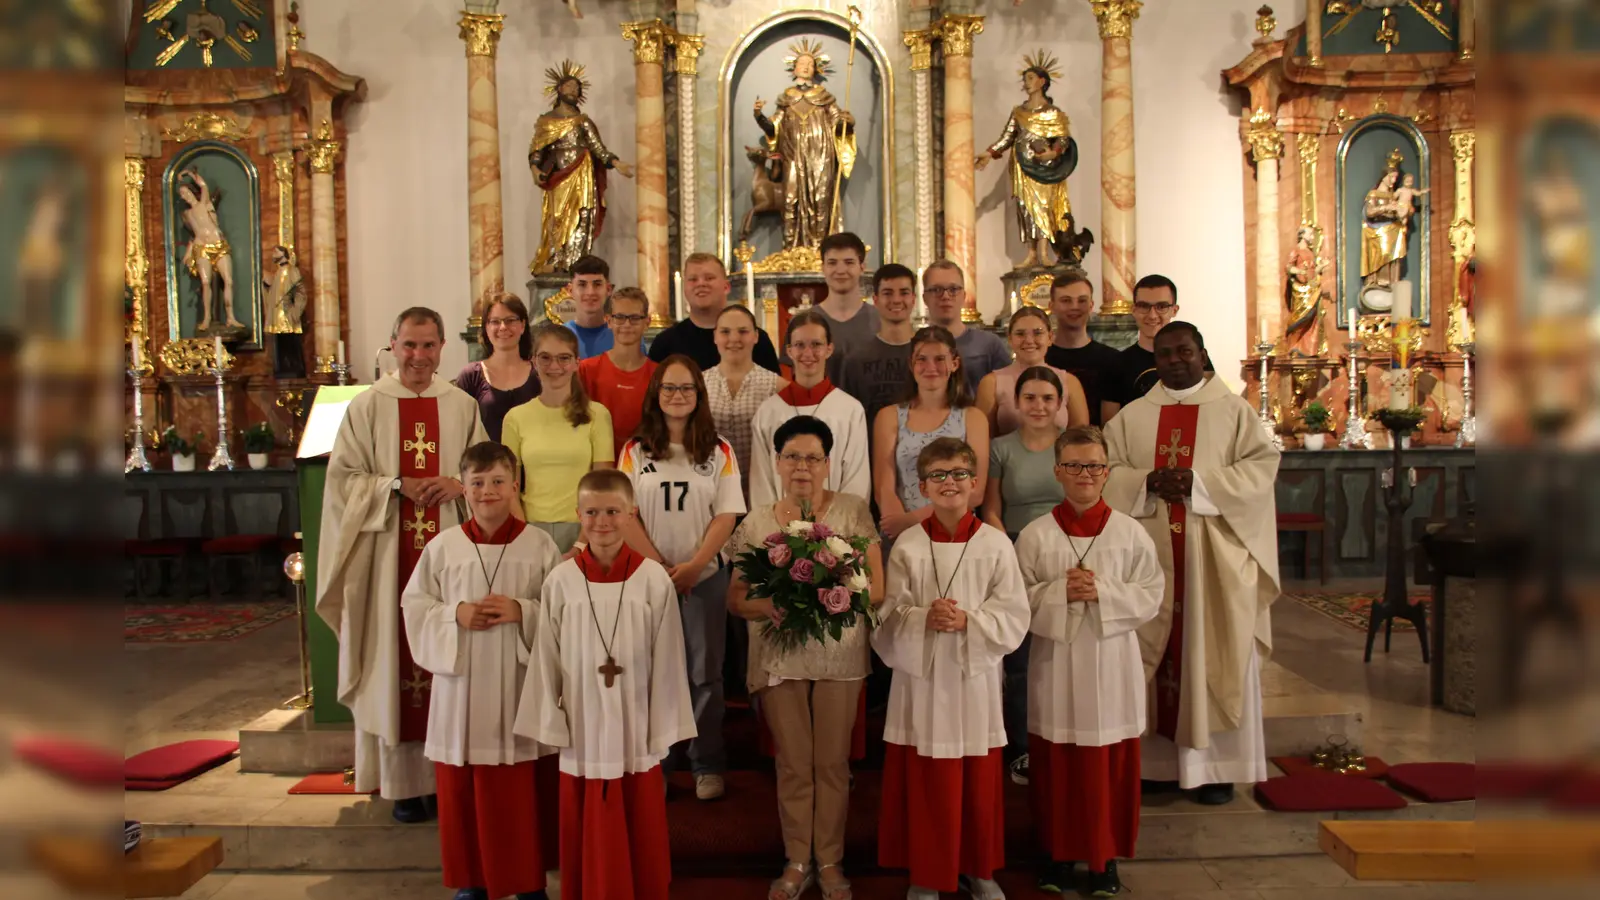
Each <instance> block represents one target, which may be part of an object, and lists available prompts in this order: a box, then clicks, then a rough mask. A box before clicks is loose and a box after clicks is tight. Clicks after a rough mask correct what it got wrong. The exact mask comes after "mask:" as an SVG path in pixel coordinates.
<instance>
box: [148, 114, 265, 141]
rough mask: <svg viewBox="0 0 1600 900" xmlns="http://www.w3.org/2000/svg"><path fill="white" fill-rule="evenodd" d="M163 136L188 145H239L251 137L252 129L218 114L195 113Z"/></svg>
mask: <svg viewBox="0 0 1600 900" xmlns="http://www.w3.org/2000/svg"><path fill="white" fill-rule="evenodd" d="M162 136H163V137H165V138H167V139H168V140H171V141H177V142H179V143H188V142H189V141H200V140H212V141H228V142H230V143H238V142H239V141H242V140H244V139H245V138H247V137H249V136H250V129H248V128H246V127H245V126H243V125H240V124H239V122H238V120H236V119H232V118H229V117H228V116H223V115H218V114H217V113H211V112H203V113H195V114H194V115H192V116H190V117H189V118H187V119H185V120H184V122H183V124H182V125H181V126H179V127H177V128H168V129H165V130H164V131H163V132H162Z"/></svg>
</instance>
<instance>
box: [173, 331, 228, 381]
mask: <svg viewBox="0 0 1600 900" xmlns="http://www.w3.org/2000/svg"><path fill="white" fill-rule="evenodd" d="M219 363H220V366H221V368H223V369H226V368H228V367H229V366H231V365H232V364H233V354H231V353H229V352H228V350H227V348H226V347H224V348H223V350H222V358H221V359H220V360H219V359H218V358H217V352H216V344H215V342H213V341H212V340H211V339H210V338H179V339H178V340H175V341H167V343H166V345H165V346H163V347H162V348H161V364H162V365H163V366H166V367H167V371H168V372H171V373H172V374H174V375H204V374H206V373H207V372H209V371H211V370H212V369H215V368H218V366H219Z"/></svg>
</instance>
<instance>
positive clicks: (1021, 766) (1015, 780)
mask: <svg viewBox="0 0 1600 900" xmlns="http://www.w3.org/2000/svg"><path fill="white" fill-rule="evenodd" d="M1010 769H1011V783H1012V784H1020V785H1024V786H1026V785H1027V783H1028V754H1026V753H1024V754H1022V755H1021V756H1019V757H1017V758H1016V759H1014V760H1012V761H1011V766H1010Z"/></svg>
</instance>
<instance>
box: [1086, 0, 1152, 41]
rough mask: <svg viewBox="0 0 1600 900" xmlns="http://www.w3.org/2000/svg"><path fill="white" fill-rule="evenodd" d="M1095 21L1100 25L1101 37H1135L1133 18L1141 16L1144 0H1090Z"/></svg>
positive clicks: (1103, 38)
mask: <svg viewBox="0 0 1600 900" xmlns="http://www.w3.org/2000/svg"><path fill="white" fill-rule="evenodd" d="M1089 7H1090V8H1091V9H1092V10H1094V18H1095V21H1096V22H1098V23H1099V25H1100V39H1101V40H1102V41H1105V40H1110V39H1112V38H1131V37H1133V20H1134V19H1137V18H1139V10H1141V9H1143V8H1144V2H1143V0H1089Z"/></svg>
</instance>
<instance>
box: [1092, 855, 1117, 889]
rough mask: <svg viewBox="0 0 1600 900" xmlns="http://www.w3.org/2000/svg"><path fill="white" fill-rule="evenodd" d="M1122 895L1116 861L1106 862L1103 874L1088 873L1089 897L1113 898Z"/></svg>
mask: <svg viewBox="0 0 1600 900" xmlns="http://www.w3.org/2000/svg"><path fill="white" fill-rule="evenodd" d="M1120 893H1122V879H1121V878H1118V877H1117V861H1116V860H1114V859H1109V860H1106V870H1105V871H1104V872H1090V873H1089V896H1091V897H1115V896H1117V895H1118V894H1120Z"/></svg>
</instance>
